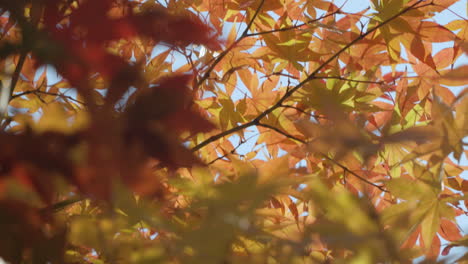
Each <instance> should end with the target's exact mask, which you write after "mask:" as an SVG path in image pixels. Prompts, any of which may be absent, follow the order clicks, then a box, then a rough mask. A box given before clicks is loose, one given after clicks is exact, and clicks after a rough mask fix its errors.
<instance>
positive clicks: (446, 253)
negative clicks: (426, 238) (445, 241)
mask: <svg viewBox="0 0 468 264" xmlns="http://www.w3.org/2000/svg"><path fill="white" fill-rule="evenodd" d="M453 247H454V245H449V246H446V247H445V248H444V249H443V250H442V256H447V255H448V254H449V253H450V250H451V249H452V248H453Z"/></svg>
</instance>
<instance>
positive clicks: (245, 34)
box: [197, 0, 265, 86]
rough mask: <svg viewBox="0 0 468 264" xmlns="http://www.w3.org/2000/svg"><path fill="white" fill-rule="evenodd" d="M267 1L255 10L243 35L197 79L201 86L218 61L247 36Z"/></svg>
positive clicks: (263, 0)
mask: <svg viewBox="0 0 468 264" xmlns="http://www.w3.org/2000/svg"><path fill="white" fill-rule="evenodd" d="M264 2H265V0H262V1H261V2H260V5H259V6H258V8H257V10H255V14H254V16H253V17H252V19H251V20H250V22H249V24H248V25H247V27H246V28H245V30H244V32H243V33H242V35H241V36H240V37H239V38H238V39H237V40H236V41H234V42H233V43H232V44H231V45H230V46H229V47H227V48H226V49H225V50H224V51H223V52H221V53H220V54H219V55H218V57H217V58H216V60H215V61H214V62H213V63H212V64H211V65H210V67H209V68H208V69H207V70H206V72H205V73H204V74H203V76H202V77H201V78H200V79H199V80H198V81H197V86H200V85H201V84H202V83H203V82H204V81H206V80H207V79H208V77H210V74H211V72H212V71H213V70H214V68H215V67H216V65H218V63H219V62H220V61H221V60H222V59H223V58H224V57H225V56H226V55H227V54H228V53H229V52H230V51H231V50H232V49H233V48H234V47H236V46H237V44H239V42H241V41H242V40H243V39H244V38H246V37H247V33H248V31H249V30H250V27H251V26H252V24H253V21H254V20H255V18H256V17H257V15H258V13H259V12H260V9H261V8H262V6H263V3H264Z"/></svg>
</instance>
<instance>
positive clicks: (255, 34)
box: [246, 9, 341, 37]
mask: <svg viewBox="0 0 468 264" xmlns="http://www.w3.org/2000/svg"><path fill="white" fill-rule="evenodd" d="M340 12H341V10H340V9H338V10H336V11H334V12H332V13H329V14H325V15H323V16H321V17H319V18H316V19H312V20H309V21H307V22H305V23H302V24H299V25H294V26H290V27H283V28H278V29H272V30H267V31H261V32H255V33H250V34H247V35H246V37H254V36H260V35H266V34H271V33H275V32H283V31H289V30H294V29H297V28H300V27H303V26H307V25H310V24H313V23H316V22H318V21H320V20H322V19H324V18H327V17H329V16H333V15H335V14H339V13H340Z"/></svg>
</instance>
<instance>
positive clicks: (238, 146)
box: [207, 135, 257, 165]
mask: <svg viewBox="0 0 468 264" xmlns="http://www.w3.org/2000/svg"><path fill="white" fill-rule="evenodd" d="M255 136H257V135H253V136H250V137H249V138H247V139H244V140H241V141H240V142H239V144H237V146H235V147H234V148H233V149H232V150H231V151H229V152H228V153H226V154H224V155H222V156H219V157H217V158H216V159H214V160H212V161H210V162H208V163H207V165H211V164H213V163H215V162H216V161H218V160H220V159H224V158H225V157H227V156H228V155H229V154H235V153H236V150H237V149H238V148H240V146H242V145H243V144H244V143H246V142H247V141H249V140H250V139H252V138H253V137H255Z"/></svg>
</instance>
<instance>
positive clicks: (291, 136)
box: [257, 123, 388, 192]
mask: <svg viewBox="0 0 468 264" xmlns="http://www.w3.org/2000/svg"><path fill="white" fill-rule="evenodd" d="M257 125H258V126H262V127H266V128H270V129H271V130H274V131H275V132H277V133H279V134H281V135H283V136H285V137H287V138H290V139H293V140H296V141H299V142H301V143H303V144H307V143H308V142H307V141H306V140H303V139H300V138H298V137H295V136H293V135H290V134H288V133H286V132H284V131H282V130H281V129H279V128H277V127H274V126H270V125H267V124H263V123H258V124H257ZM318 153H319V154H320V155H321V156H323V157H324V158H325V159H327V160H329V161H331V162H332V163H334V164H335V165H337V166H338V167H340V168H341V169H342V170H343V171H344V172H347V173H349V174H351V175H353V176H354V177H356V178H358V179H359V180H361V181H363V182H365V183H367V184H369V185H372V186H374V187H375V188H377V189H379V190H381V191H382V192H388V191H387V190H386V189H385V188H384V186H382V185H378V184H375V183H373V182H371V181H369V180H368V179H366V178H364V177H363V176H361V175H359V174H357V173H356V172H354V171H352V170H350V169H349V168H348V167H346V166H345V165H343V164H341V163H340V162H338V161H336V160H334V159H333V158H330V157H329V156H328V155H327V154H325V153H323V152H318Z"/></svg>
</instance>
